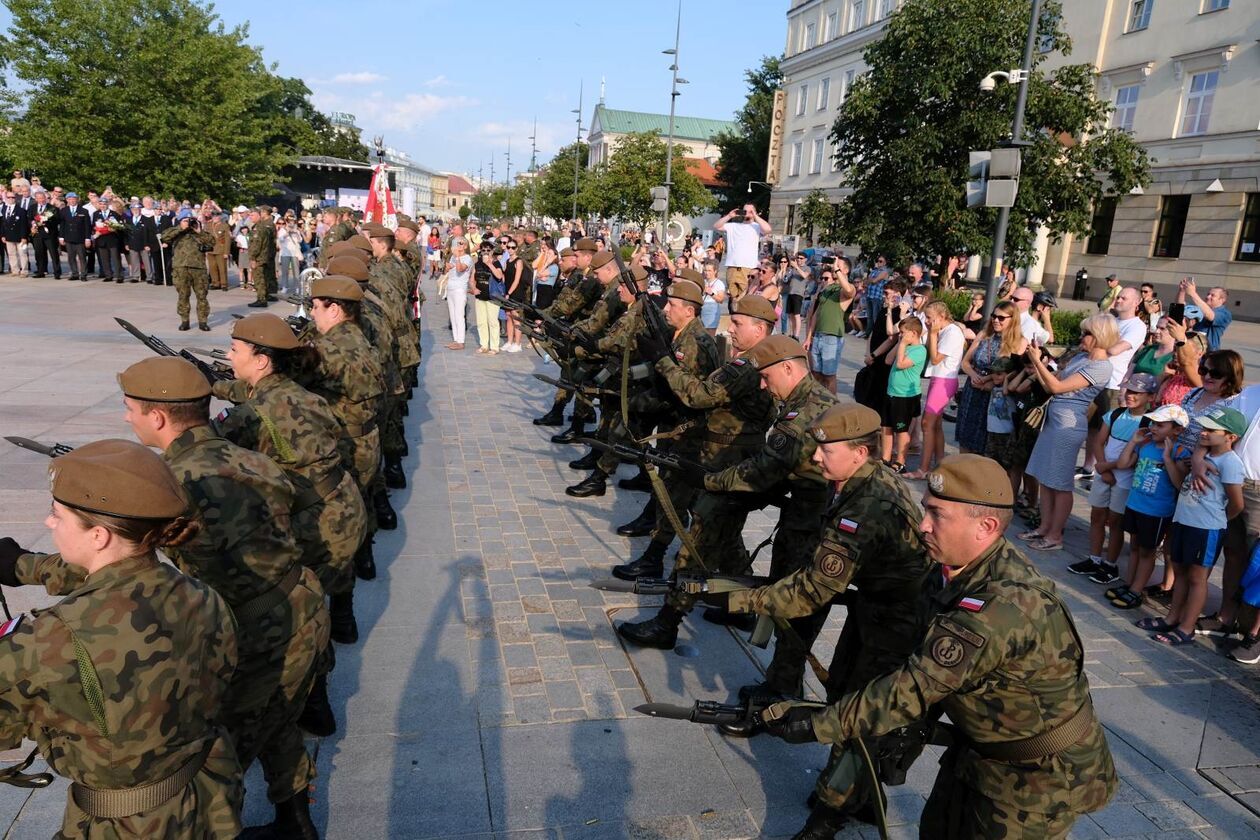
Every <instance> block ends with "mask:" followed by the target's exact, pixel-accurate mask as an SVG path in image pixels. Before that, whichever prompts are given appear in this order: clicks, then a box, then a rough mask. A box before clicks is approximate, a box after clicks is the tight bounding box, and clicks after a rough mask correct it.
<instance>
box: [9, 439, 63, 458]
mask: <svg viewBox="0 0 1260 840" xmlns="http://www.w3.org/2000/svg"><path fill="white" fill-rule="evenodd" d="M5 440H7V441H8V442H9V443H11V444H13V445H14V446H16V447H19V448H21V449H28V450H30V451H31V452H37V453H39V454H40V455H47V456H48V457H49V458H60V457H61V456H62V455H66V454H68V453H70V452H73V451H74V447H73V446H70V445H69V444H67V443H54V444H52V445H51V446H50V445H48V444H46V443H40V442H39V441H37V440H31V439H30V438H24V437H8V436H6V437H5Z"/></svg>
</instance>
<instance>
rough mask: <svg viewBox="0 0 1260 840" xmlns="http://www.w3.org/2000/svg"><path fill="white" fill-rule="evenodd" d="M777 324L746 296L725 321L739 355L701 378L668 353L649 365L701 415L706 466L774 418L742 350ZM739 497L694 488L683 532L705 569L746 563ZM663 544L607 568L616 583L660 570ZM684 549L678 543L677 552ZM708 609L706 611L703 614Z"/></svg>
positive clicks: (733, 453) (754, 443) (743, 505)
mask: <svg viewBox="0 0 1260 840" xmlns="http://www.w3.org/2000/svg"><path fill="white" fill-rule="evenodd" d="M688 273H690V274H691V275H695V276H698V275H696V272H694V271H691V269H684V271H683V273H682V276H687V274H688ZM693 282H694V281H693ZM777 322H778V316H777V315H776V314H775V311H774V306H772V305H771V304H770V303H769V302H767V301H766V299H765V298H763V297H760V296H758V295H750V296H747V297H745V298H744V299H743V300H741V301H740V302H739V303H738V304H736V309H735V314H734V315H733V316H732V318H731V336H730V337H731V343H732V344H733V345H734V347H735V349H736V351H737V352H738V353H739V355H737V356H736V357H735V358H733V359H731V360H730V361H729V362H727V363H726V364H725V365H723V366H722V367H720V368H718V369H717V370H715V371H713V372H712V373H711V374H710V375H709V376H707V377H704V378H701V377H698V376H695V375H693V374H692V373H691V372H690V371H688V370H687V369H686V368H684V367H683V366H682V365H681V364H679V363H678V362H677V361H676V360H675V359H674V358H673V357H671V356H666V357H664V358H662V359H660V360H659V361H657V362H656V372H657V374H659V375H660V376H661V377H662V378H663V379H664V380H665V381H666V383H667V384H668V385H669V387H670V389H671V390H672V391H673V393H674V395H675V397H676V398H677V399H678V400H679V401H680V402H682V404H683V405H685V406H687V407H688V408H692V409H695V410H698V411H704V412H705V414H704V422H703V431H702V438H701V440H702V444H701V448H700V462H701V463H702V464H704V465H705V466H706V467H708V468H709V469H711V470H715V471H716V470H723V469H726V468H727V467H730V466H733V465H735V464H738V463H739V462H740V461H743V460H744V459H745V458H749V457H752V456H753V455H754V454H756V452H757V451H758V450H759V449H761V447H762V445H763V444H764V443H765V440H766V429H768V428H769V427H770V424H771V422H772V421H773V420H774V417H775V407H774V401H773V400H772V399H771V398H770V394H769V393H768V392H767V391H766V390H765V389H764V388H762V387H761V377H760V376H759V375H758V374H757V368H756V367H755V366H753V365H752V364H750V363H749V361H748V356H747V351H748V350H749V349H751V348H752V347H754V346H756V345H757V344H758V343H759V342H760V341H761V340H762V339H764V338H766V337H767V336H769V335H770V333H771V331H772V330H773V329H774V325H775V324H776V323H777ZM742 495H743V494H738V493H710V492H708V491H707V490H699V491H698V493H697V495H696V498H695V501H694V502H693V504H692V508H691V510H692V517H691V525H690V527H689V529H688V534H689V535H690V538H691V541H692V543H693V544H694V545H695V546H696V550H697V551H699V552H700V553H701V555H702V559H703V562H704V563H705V564H706V565H707V566H708V567H709V568H710V569H717V568H721V569H723V570H724V571H729V572H732V573H736V574H737V573H741V572H743V571H744V569H745V568H746V567H747V565H748V552H747V550H746V549H745V548H744V540H743V536H742V534H743V530H744V522H745V521H746V520H747V518H748V514H749V513H750V512H751V511H752V510H754V509H755V506H754V507H750V506H749V504H748V503H747V500H745V499H743V498H741V496H742ZM665 548H666V547H665V546H659V545H658V544H657V543H656V542H652V543H650V544H649V545H648V548H647V550H645V551H644V553H643V555H642V556H640V557H639V558H638V559H636V560H635V561H634V562H633V563H627V564H626V565H623V566H616V567H614V568H613V570H612V573H613V575H614V576H615V577H619V578H621V579H622V580H634V579H636V578H639V577H660V576H661V575H663V574H664V572H665V562H664V561H665ZM686 551H687V548H686V547H685V546H684V547H683V549H682V550H681V551H680V554H685V553H686ZM682 564H683V567H684V568H685V567H686V566H687V565H694V564H695V561H694V560H688V559H686V558H684V559H683V560H682ZM714 612H715V613H716V611H714ZM709 614H710V613H709V611H706V613H705V615H706V617H708V616H709Z"/></svg>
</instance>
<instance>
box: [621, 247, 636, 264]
mask: <svg viewBox="0 0 1260 840" xmlns="http://www.w3.org/2000/svg"><path fill="white" fill-rule="evenodd" d="M620 250H621V261H622V262H623V263H626V264H627V265H629V264H630V258H631V257H632V256H634V246H633V245H622V246H621V249H620Z"/></svg>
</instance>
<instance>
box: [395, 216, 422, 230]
mask: <svg viewBox="0 0 1260 840" xmlns="http://www.w3.org/2000/svg"><path fill="white" fill-rule="evenodd" d="M398 226H399V227H400V228H406V229H407V230H410V231H414V232H415V233H419V232H420V225H418V224H416V223H415V222H413V221H411V219H399V220H398Z"/></svg>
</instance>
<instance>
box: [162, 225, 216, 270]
mask: <svg viewBox="0 0 1260 840" xmlns="http://www.w3.org/2000/svg"><path fill="white" fill-rule="evenodd" d="M162 241H163V242H165V243H166V244H168V245H170V244H171V243H172V242H174V243H175V244H174V245H172V246H171V267H172V268H205V267H206V252H205V251H203V250H201V247H202V246H205V247H206V248H208V249H209V248H213V247H214V237H213V236H211V235H210V234H208V233H204V232H202V231H197V230H192V229H191V228H190V229H188V230H184V229H182V228H180V227H173V228H167V229H166V230H164V231H162Z"/></svg>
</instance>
